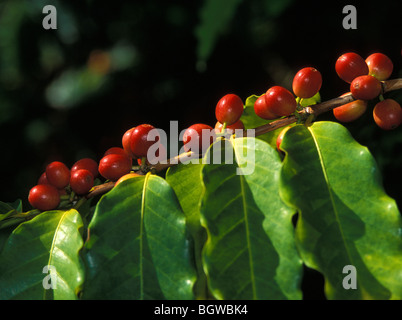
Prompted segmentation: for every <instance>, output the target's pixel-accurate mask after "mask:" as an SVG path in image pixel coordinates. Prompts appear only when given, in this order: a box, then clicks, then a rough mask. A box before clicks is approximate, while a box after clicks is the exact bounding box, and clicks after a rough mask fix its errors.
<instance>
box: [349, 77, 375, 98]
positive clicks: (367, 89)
mask: <svg viewBox="0 0 402 320" xmlns="http://www.w3.org/2000/svg"><path fill="white" fill-rule="evenodd" d="M350 92H351V93H352V95H353V97H354V98H355V99H359V100H371V99H374V98H376V97H378V96H379V94H380V93H381V82H380V81H379V80H378V79H376V78H374V77H373V76H370V75H366V76H359V77H357V78H355V79H354V80H353V81H352V83H351V84H350Z"/></svg>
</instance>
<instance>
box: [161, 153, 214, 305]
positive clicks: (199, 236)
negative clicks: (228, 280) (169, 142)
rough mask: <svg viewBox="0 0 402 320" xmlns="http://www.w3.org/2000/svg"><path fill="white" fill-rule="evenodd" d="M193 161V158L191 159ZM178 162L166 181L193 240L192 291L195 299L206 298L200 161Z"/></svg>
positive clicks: (169, 172)
mask: <svg viewBox="0 0 402 320" xmlns="http://www.w3.org/2000/svg"><path fill="white" fill-rule="evenodd" d="M193 162H194V160H193ZM193 162H191V163H185V164H184V163H180V164H178V165H177V166H174V167H170V168H169V170H168V171H167V172H166V181H167V182H168V183H169V184H170V185H171V186H172V188H173V190H174V191H175V193H176V195H177V198H178V200H179V202H180V205H181V207H182V209H183V212H184V214H185V216H186V219H187V226H188V229H189V232H190V233H191V235H192V238H193V241H194V259H195V265H196V269H197V282H196V284H195V287H194V293H195V296H196V297H197V299H206V298H208V288H207V279H206V275H205V273H204V270H203V266H202V261H201V251H202V248H203V246H204V243H205V241H206V232H205V229H204V228H203V227H202V226H201V223H200V219H201V216H200V207H199V202H200V200H201V194H202V188H203V185H202V181H201V169H202V164H201V163H193Z"/></svg>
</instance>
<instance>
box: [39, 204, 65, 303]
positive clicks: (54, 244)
mask: <svg viewBox="0 0 402 320" xmlns="http://www.w3.org/2000/svg"><path fill="white" fill-rule="evenodd" d="M69 212H70V210H68V211H65V212H64V213H63V214H62V216H61V218H60V219H59V222H58V224H57V227H56V229H55V231H54V236H53V241H52V245H51V246H50V250H49V260H48V263H47V265H48V266H50V265H52V261H53V251H54V249H55V246H56V239H57V236H58V232H59V229H60V227H61V224H62V222H63V221H64V219H65V218H66V216H67V214H68V213H69ZM57 276H59V274H57ZM45 299H46V289H45V288H43V300H45Z"/></svg>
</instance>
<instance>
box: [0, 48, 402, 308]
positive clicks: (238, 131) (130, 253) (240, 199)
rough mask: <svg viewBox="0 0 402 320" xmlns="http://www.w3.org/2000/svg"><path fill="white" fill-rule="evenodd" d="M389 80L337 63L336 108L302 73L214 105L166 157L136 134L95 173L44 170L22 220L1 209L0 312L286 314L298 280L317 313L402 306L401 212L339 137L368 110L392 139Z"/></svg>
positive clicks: (82, 164)
mask: <svg viewBox="0 0 402 320" xmlns="http://www.w3.org/2000/svg"><path fill="white" fill-rule="evenodd" d="M392 69H393V65H392V62H391V61H390V60H389V58H388V57H387V56H385V55H384V54H382V53H375V54H373V55H371V56H369V57H368V58H367V59H366V60H364V59H363V58H362V57H361V56H360V55H358V54H357V53H345V54H344V55H342V56H341V57H339V59H338V60H337V61H336V63H335V68H334V76H336V75H338V76H339V77H340V78H341V79H343V80H344V81H345V83H346V86H345V88H346V89H348V91H350V92H347V93H345V94H344V95H342V96H340V97H337V98H334V99H331V100H327V101H324V102H321V97H320V93H319V90H320V89H321V87H322V86H324V85H325V81H323V79H322V76H321V73H320V72H319V71H318V70H317V69H315V68H314V67H306V68H303V69H301V70H300V71H298V72H297V73H296V75H295V77H294V80H293V84H292V88H284V87H281V86H272V87H271V88H267V91H266V93H263V94H258V95H251V96H250V97H248V98H247V99H246V100H245V101H244V102H243V100H242V99H241V97H239V96H238V95H236V94H234V93H228V94H227V95H225V96H224V97H222V99H220V100H219V101H218V102H217V104H216V108H215V115H216V119H217V123H216V124H211V125H208V124H202V123H195V124H194V125H192V126H190V127H189V128H188V129H187V130H185V132H184V134H183V135H182V138H183V139H182V140H181V141H182V142H183V148H182V149H181V150H180V152H178V154H176V155H174V154H173V155H172V154H171V152H170V157H167V155H168V154H169V151H171V148H170V147H169V146H168V145H167V143H166V141H165V140H166V139H163V134H162V132H161V131H160V130H159V131H158V130H155V128H154V127H153V126H152V125H150V124H138V125H135V126H134V127H132V128H124V130H125V131H126V132H125V133H124V135H123V136H122V145H121V146H115V147H113V148H110V149H109V150H106V151H105V154H104V155H103V157H102V158H101V159H99V160H98V161H96V160H95V159H89V158H84V159H80V160H78V161H77V162H76V163H74V164H70V165H68V164H65V163H62V162H59V161H54V162H51V163H49V164H48V165H47V167H46V170H45V171H44V172H43V173H38V183H37V185H35V186H32V189H31V190H30V192H29V195H27V196H28V200H29V203H30V204H31V206H32V208H29V209H28V210H26V209H25V208H22V201H21V200H20V199H18V200H16V201H15V202H13V203H6V202H0V228H1V241H0V250H1V254H0V299H136V300H144V299H167V300H176V299H177V300H193V299H199V300H203V299H217V300H221V299H242V300H250V299H255V300H262V299H291V300H297V299H303V292H302V290H301V283H302V280H303V277H304V276H305V275H304V270H305V268H311V269H313V270H316V271H317V272H319V273H320V274H321V275H322V277H323V278H324V280H325V287H324V289H323V290H324V293H325V296H326V298H327V299H402V220H401V215H400V212H399V210H398V207H397V205H396V202H395V200H394V199H392V198H391V197H389V196H388V195H387V194H386V192H385V191H384V188H383V185H382V177H381V173H380V172H379V169H378V166H377V164H376V161H375V159H374V158H373V156H372V155H371V153H370V151H369V150H368V149H367V148H366V147H365V146H363V145H360V144H359V143H358V142H357V141H355V140H354V138H353V137H352V135H351V134H350V132H349V131H348V129H347V128H346V127H344V126H343V125H342V124H341V123H340V122H350V121H355V120H356V119H358V118H359V117H360V116H361V115H362V114H364V113H366V112H371V113H372V114H373V125H378V126H379V127H380V128H382V129H384V130H398V129H397V128H398V126H399V125H400V124H401V122H402V109H401V106H400V105H399V103H398V102H397V101H396V100H394V99H392V98H390V97H387V94H388V92H390V91H394V90H399V89H401V88H402V79H391V80H389V77H390V76H391V74H392ZM324 80H325V79H324ZM345 91H346V90H345ZM368 102H370V103H368ZM371 104H372V105H375V106H374V107H373V108H372V107H371ZM211 112H213V110H211ZM325 112H333V113H334V115H335V117H336V119H337V120H338V121H339V122H331V121H319V119H318V117H319V115H321V114H322V113H325ZM391 132H392V131H391ZM151 134H152V135H151Z"/></svg>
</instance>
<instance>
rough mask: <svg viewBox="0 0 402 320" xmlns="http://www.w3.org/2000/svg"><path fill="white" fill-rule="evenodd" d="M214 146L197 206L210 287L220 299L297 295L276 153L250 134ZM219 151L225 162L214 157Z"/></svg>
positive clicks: (297, 268) (297, 263)
mask: <svg viewBox="0 0 402 320" xmlns="http://www.w3.org/2000/svg"><path fill="white" fill-rule="evenodd" d="M212 149H213V151H210V153H209V154H207V155H206V157H210V158H209V162H210V163H211V164H205V165H204V167H203V170H202V176H203V182H204V186H205V189H204V193H203V198H202V207H201V213H202V223H203V225H204V226H205V228H206V229H207V231H208V240H207V243H206V245H205V248H204V255H203V256H204V268H205V271H206V273H207V276H208V280H209V286H210V290H211V291H212V293H213V294H214V295H215V297H216V298H218V299H300V298H301V291H300V289H299V286H300V279H301V272H302V263H301V259H300V257H299V256H298V254H297V251H296V247H295V244H294V229H293V226H292V222H291V218H292V215H293V211H292V210H290V208H289V207H288V206H286V205H285V204H284V203H283V202H282V201H281V199H280V197H279V193H278V182H279V170H280V168H281V162H280V158H279V155H278V153H277V152H276V151H275V150H274V149H273V148H272V147H270V146H269V145H268V144H267V143H265V142H264V141H261V140H259V139H254V138H237V139H234V140H231V142H229V141H226V146H223V144H222V143H221V142H217V143H215V144H214V145H213V147H212ZM231 150H232V151H234V152H232V153H230V151H231ZM225 153H226V156H225ZM219 154H220V155H221V160H225V163H221V164H219V163H217V161H212V160H213V159H211V158H212V157H215V156H216V159H219V158H218V156H219ZM216 159H215V160H216Z"/></svg>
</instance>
